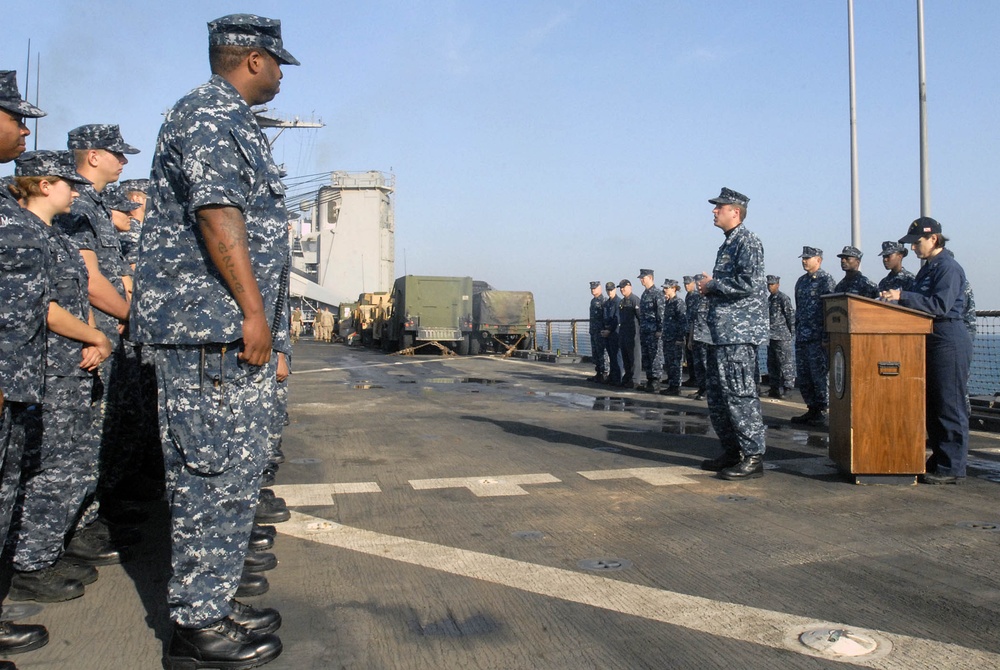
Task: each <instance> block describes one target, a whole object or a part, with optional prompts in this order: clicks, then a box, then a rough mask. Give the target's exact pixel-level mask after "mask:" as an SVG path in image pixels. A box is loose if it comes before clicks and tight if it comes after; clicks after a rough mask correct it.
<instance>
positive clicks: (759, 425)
mask: <svg viewBox="0 0 1000 670" xmlns="http://www.w3.org/2000/svg"><path fill="white" fill-rule="evenodd" d="M705 348H706V349H707V350H708V375H707V382H708V388H707V391H708V415H709V418H711V420H712V428H713V429H714V430H715V434H716V435H718V436H719V442H721V443H722V448H723V449H724V450H725V451H727V452H735V451H739V452H740V453H742V454H743V455H744V456H752V455H755V454H760V455H763V454H764V450H765V446H764V420H763V418H762V417H761V413H760V398H758V396H757V383H756V382H755V380H754V371H755V370H756V369H757V347H756V346H755V345H753V344H725V345H714V344H710V345H706V347H705Z"/></svg>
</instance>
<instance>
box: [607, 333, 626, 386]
mask: <svg viewBox="0 0 1000 670" xmlns="http://www.w3.org/2000/svg"><path fill="white" fill-rule="evenodd" d="M604 342H605V343H606V345H607V347H608V359H609V360H610V361H611V371H610V372H609V373H608V379H609V380H610V381H611V383H612V384H615V385H618V384H621V383H622V353H621V351H620V350H619V347H618V333H611V334H609V335H608V336H607V337H606V338H604Z"/></svg>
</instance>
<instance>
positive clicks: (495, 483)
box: [410, 474, 560, 498]
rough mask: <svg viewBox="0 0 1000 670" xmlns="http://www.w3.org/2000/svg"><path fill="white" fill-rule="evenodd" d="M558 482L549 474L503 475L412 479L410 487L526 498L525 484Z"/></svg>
mask: <svg viewBox="0 0 1000 670" xmlns="http://www.w3.org/2000/svg"><path fill="white" fill-rule="evenodd" d="M559 481H560V480H558V479H556V478H555V477H553V476H552V475H549V474H537V475H503V476H500V477H493V476H480V477H450V478H447V479H413V480H410V486H412V487H413V488H414V490H417V491H425V490H427V489H455V488H467V489H469V490H470V491H472V493H473V494H475V495H476V496H479V497H480V498H487V497H490V496H526V495H528V492H527V491H525V490H524V489H522V488H521V486H522V485H525V484H558V483H559Z"/></svg>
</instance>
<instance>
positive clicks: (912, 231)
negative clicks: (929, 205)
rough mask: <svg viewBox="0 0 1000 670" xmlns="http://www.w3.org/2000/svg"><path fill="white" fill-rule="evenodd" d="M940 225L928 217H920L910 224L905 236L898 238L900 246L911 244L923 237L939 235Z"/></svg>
mask: <svg viewBox="0 0 1000 670" xmlns="http://www.w3.org/2000/svg"><path fill="white" fill-rule="evenodd" d="M940 234H941V224H940V223H938V222H937V221H936V220H934V219H932V218H931V217H929V216H921V217H920V218H919V219H917V220H916V221H914V222H913V223H911V224H910V228H909V229H908V230H907V231H906V235H904V236H903V237H901V238H899V241H900V243H901V244H913V243H914V242H916V241H917V240H919V239H920V238H921V237H923V236H925V235H940Z"/></svg>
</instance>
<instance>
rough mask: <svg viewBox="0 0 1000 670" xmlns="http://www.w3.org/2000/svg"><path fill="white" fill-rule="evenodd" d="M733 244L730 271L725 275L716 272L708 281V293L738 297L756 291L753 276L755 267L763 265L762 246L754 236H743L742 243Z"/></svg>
mask: <svg viewBox="0 0 1000 670" xmlns="http://www.w3.org/2000/svg"><path fill="white" fill-rule="evenodd" d="M734 246H735V248H734V252H735V253H734V255H733V258H732V259H731V261H730V263H731V264H732V272H729V273H726V274H725V275H719V274H718V273H717V275H716V276H715V277H713V278H712V281H710V282H709V283H708V291H709V292H710V293H718V294H720V295H724V296H726V297H730V298H738V297H742V296H749V295H753V294H754V293H755V292H756V290H757V287H756V286H755V284H754V278H755V273H756V269H757V268H763V267H764V247H763V245H761V244H760V241H759V240H757V238H756V237H752V238H749V237H745V238H743V240H742V243H739V244H736V245H734Z"/></svg>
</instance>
